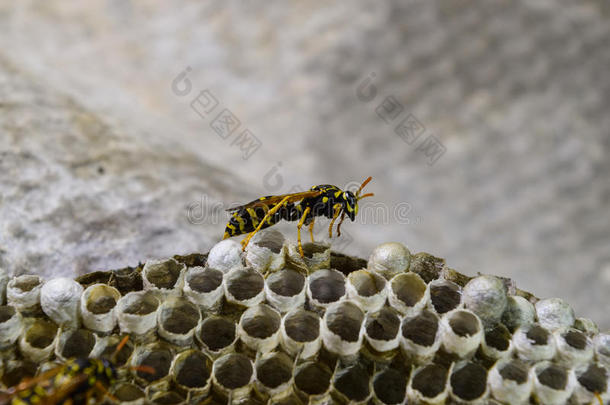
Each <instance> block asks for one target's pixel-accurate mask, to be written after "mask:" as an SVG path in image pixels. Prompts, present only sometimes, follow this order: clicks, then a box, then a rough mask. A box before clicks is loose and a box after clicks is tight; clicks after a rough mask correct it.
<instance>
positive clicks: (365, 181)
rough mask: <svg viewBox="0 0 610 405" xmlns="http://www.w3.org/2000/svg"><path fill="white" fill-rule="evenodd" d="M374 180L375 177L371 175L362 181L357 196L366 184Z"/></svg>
mask: <svg viewBox="0 0 610 405" xmlns="http://www.w3.org/2000/svg"><path fill="white" fill-rule="evenodd" d="M371 180H373V178H372V177H371V176H369V177H367V179H366V180H364V181H363V182H362V184H361V185H360V188H359V189H358V191H356V197H358V196H359V195H360V192H361V191H362V189H363V188H364V186H366V185H367V184H369V181H371Z"/></svg>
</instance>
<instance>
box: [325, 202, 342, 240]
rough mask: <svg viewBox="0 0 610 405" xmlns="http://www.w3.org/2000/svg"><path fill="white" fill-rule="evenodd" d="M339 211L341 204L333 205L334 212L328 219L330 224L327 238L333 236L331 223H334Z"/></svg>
mask: <svg viewBox="0 0 610 405" xmlns="http://www.w3.org/2000/svg"><path fill="white" fill-rule="evenodd" d="M340 211H341V205H340V204H337V205H335V213H334V214H333V219H331V220H330V225H328V237H329V238H332V237H333V225H334V223H335V221H336V220H337V217H338V216H339V212H340Z"/></svg>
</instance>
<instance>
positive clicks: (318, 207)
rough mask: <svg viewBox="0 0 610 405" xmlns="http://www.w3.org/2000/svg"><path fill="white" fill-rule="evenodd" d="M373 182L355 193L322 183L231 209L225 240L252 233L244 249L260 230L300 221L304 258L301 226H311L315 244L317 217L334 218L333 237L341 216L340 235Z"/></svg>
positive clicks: (310, 230) (246, 240)
mask: <svg viewBox="0 0 610 405" xmlns="http://www.w3.org/2000/svg"><path fill="white" fill-rule="evenodd" d="M369 181H371V177H368V178H367V179H366V180H364V181H363V182H362V184H361V185H360V188H358V190H357V191H356V192H355V193H353V192H351V191H343V190H341V189H340V188H339V187H337V186H333V185H330V184H322V185H319V186H313V187H312V188H311V189H309V191H304V192H301V193H293V194H283V195H270V196H266V197H261V198H259V199H256V200H254V201H251V202H249V203H248V204H245V205H240V206H239V207H234V208H230V209H228V210H227V211H229V212H232V213H233V214H232V216H231V219H230V220H229V223H228V224H227V227H226V228H225V233H224V237H223V239H227V238H230V237H232V236H237V235H242V234H244V233H248V232H250V234H249V235H248V236H247V237H246V238H245V239H244V240H243V241H242V242H241V244H242V246H243V248H244V249H245V248H246V246H248V242H250V239H251V238H252V237H253V236H254V235H255V234H256V233H257V232H258V231H260V230H261V229H263V228H268V227H270V226H272V225H275V224H276V223H278V222H280V221H281V220H286V221H297V220H298V221H299V223H298V224H297V233H298V245H299V253H300V254H301V256H303V247H302V246H301V227H302V226H303V225H308V226H309V235H310V237H311V241H312V242H313V226H314V221H315V218H316V217H322V216H324V217H327V218H331V221H330V225H329V226H328V236H329V237H331V238H332V228H333V225H334V223H335V221H336V220H337V218H338V217H339V215H340V216H341V219H340V220H339V224H338V225H337V235H338V236H341V224H342V223H343V219H344V218H345V216H346V215H347V216H348V217H349V219H351V220H352V221H353V220H354V219H355V218H356V214H358V201H359V200H361V199H363V198H365V197H371V196H373V195H374V194H373V193H368V194H364V195H360V192H361V191H362V189H363V188H364V186H366V185H367V184H368V182H369Z"/></svg>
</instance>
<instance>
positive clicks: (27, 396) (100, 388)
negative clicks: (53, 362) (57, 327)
mask: <svg viewBox="0 0 610 405" xmlns="http://www.w3.org/2000/svg"><path fill="white" fill-rule="evenodd" d="M128 340H129V336H125V337H124V338H123V339H122V340H121V342H120V343H119V344H118V345H117V347H116V349H115V351H114V354H113V355H112V356H111V358H110V360H108V359H90V358H75V359H70V360H68V361H67V362H66V363H65V364H63V365H60V366H57V367H54V368H52V369H50V370H48V371H45V372H44V373H42V374H40V375H38V376H36V377H34V378H31V379H27V380H25V381H22V382H21V383H19V384H18V385H16V386H15V387H11V388H10V389H9V390H8V391H7V392H6V393H5V396H4V397H0V404H1V405H5V404H7V405H8V404H11V405H29V404H40V405H57V404H64V405H74V404H90V403H91V401H92V400H95V401H96V402H95V403H101V402H102V401H103V400H104V398H106V397H109V398H111V399H114V400H116V398H114V397H113V396H112V395H111V394H110V393H109V392H108V389H107V387H110V386H112V385H113V384H114V383H116V379H117V371H116V366H115V364H116V358H117V355H118V354H119V352H120V351H121V349H122V348H123V347H124V346H125V344H126V343H127V341H128ZM131 368H132V369H134V370H138V371H143V372H146V373H152V374H154V372H155V371H154V370H153V369H152V368H151V367H148V366H136V367H131Z"/></svg>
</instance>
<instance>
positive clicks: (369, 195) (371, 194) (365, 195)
mask: <svg viewBox="0 0 610 405" xmlns="http://www.w3.org/2000/svg"><path fill="white" fill-rule="evenodd" d="M374 195H375V194H373V193H366V194H364V195H361V196H360V197H358V199H359V200H362V199H363V198H366V197H372V196H374Z"/></svg>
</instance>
